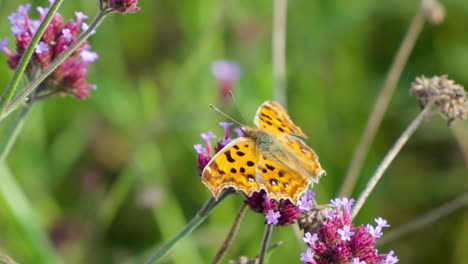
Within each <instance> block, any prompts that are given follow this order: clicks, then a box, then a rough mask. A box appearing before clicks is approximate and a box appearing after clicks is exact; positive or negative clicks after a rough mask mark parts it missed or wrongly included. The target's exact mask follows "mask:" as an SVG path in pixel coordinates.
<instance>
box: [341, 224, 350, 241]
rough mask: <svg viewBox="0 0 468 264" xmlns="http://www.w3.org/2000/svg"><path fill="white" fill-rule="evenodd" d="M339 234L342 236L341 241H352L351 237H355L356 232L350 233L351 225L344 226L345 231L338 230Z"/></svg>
mask: <svg viewBox="0 0 468 264" xmlns="http://www.w3.org/2000/svg"><path fill="white" fill-rule="evenodd" d="M337 233H338V234H339V235H341V240H343V241H345V240H351V236H352V235H354V232H351V231H350V227H349V225H345V226H343V229H338V231H337Z"/></svg>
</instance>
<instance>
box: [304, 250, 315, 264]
mask: <svg viewBox="0 0 468 264" xmlns="http://www.w3.org/2000/svg"><path fill="white" fill-rule="evenodd" d="M301 261H304V263H307V264H315V263H317V262H316V261H315V259H314V252H312V249H310V248H307V250H306V252H304V253H301Z"/></svg>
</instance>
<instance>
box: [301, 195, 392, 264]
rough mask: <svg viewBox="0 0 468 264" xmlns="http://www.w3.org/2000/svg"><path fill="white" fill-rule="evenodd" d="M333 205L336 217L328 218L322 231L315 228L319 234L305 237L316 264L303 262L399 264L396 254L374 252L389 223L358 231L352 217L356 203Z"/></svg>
mask: <svg viewBox="0 0 468 264" xmlns="http://www.w3.org/2000/svg"><path fill="white" fill-rule="evenodd" d="M331 202H332V204H334V205H335V209H334V211H333V217H328V218H327V219H326V220H324V221H323V222H322V223H321V224H320V226H319V227H315V229H316V233H310V231H308V232H307V233H306V234H305V237H304V241H305V242H306V243H307V244H308V245H309V246H310V249H311V250H312V251H313V253H314V255H313V261H315V262H311V261H310V260H308V261H305V260H303V261H304V262H305V263H353V264H382V263H392V264H393V263H396V262H392V261H395V259H396V261H398V258H396V257H394V256H393V251H391V252H390V253H389V254H378V253H377V250H376V249H375V248H374V244H375V240H376V239H377V238H378V237H380V235H381V233H380V234H379V232H380V231H381V229H382V227H384V226H388V224H387V221H385V220H384V219H382V218H376V219H375V221H376V222H377V227H376V228H374V227H372V226H371V225H367V228H366V227H364V226H363V225H360V226H357V227H356V226H354V224H353V223H352V219H351V213H350V210H351V206H352V204H353V202H354V200H353V199H347V198H342V199H333V200H331ZM310 242H312V243H310ZM312 251H311V252H312ZM301 260H302V258H301Z"/></svg>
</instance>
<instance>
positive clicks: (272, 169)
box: [256, 153, 311, 203]
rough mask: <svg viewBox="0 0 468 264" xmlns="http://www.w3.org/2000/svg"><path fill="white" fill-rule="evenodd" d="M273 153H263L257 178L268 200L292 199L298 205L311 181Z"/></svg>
mask: <svg viewBox="0 0 468 264" xmlns="http://www.w3.org/2000/svg"><path fill="white" fill-rule="evenodd" d="M270 154H271V153H262V154H261V157H260V158H259V162H258V164H257V168H256V169H257V174H256V175H257V178H258V182H260V183H261V185H262V189H265V190H266V191H267V194H268V198H270V199H271V198H275V199H277V200H279V199H281V198H283V199H290V200H291V201H292V202H293V203H297V200H298V198H299V196H300V195H301V194H302V193H303V192H305V191H306V190H307V189H308V186H309V184H310V182H311V181H310V179H309V178H307V177H306V176H305V175H303V174H301V173H300V172H298V171H296V170H294V169H292V168H290V167H289V166H288V165H286V164H285V163H284V162H282V161H281V160H279V159H278V158H276V157H275V156H273V155H270Z"/></svg>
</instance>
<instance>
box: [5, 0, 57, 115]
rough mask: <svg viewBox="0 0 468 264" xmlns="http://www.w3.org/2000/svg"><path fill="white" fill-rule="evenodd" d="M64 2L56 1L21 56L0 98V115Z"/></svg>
mask: <svg viewBox="0 0 468 264" xmlns="http://www.w3.org/2000/svg"><path fill="white" fill-rule="evenodd" d="M62 2H63V0H57V1H54V3H53V4H52V6H51V7H50V9H49V11H48V12H47V14H46V16H45V17H44V20H42V22H41V24H40V25H39V28H38V29H37V31H36V33H35V34H34V36H33V38H32V39H31V42H30V43H29V45H28V47H27V48H26V50H25V51H24V55H23V57H21V60H20V61H19V63H18V67H16V70H15V72H14V73H13V76H12V77H11V80H10V83H8V87H7V88H6V89H5V91H4V92H3V95H2V98H1V99H0V116H3V113H4V112H5V110H6V109H5V107H6V106H7V105H8V103H9V102H10V100H11V98H12V97H13V94H14V93H15V90H16V87H17V86H18V83H19V81H20V79H21V76H23V73H24V71H25V70H26V67H27V66H28V63H29V60H30V59H31V57H32V55H33V54H34V48H35V47H36V45H37V43H38V42H39V40H40V39H41V37H42V35H43V34H44V31H45V30H46V28H47V26H48V25H49V23H50V21H51V20H52V18H53V16H54V15H55V13H56V12H57V10H58V8H59V7H60V5H61V4H62Z"/></svg>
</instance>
